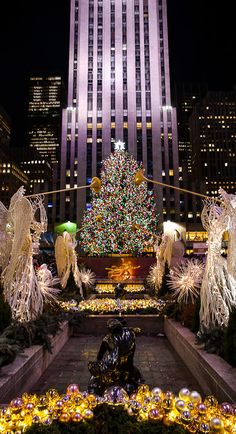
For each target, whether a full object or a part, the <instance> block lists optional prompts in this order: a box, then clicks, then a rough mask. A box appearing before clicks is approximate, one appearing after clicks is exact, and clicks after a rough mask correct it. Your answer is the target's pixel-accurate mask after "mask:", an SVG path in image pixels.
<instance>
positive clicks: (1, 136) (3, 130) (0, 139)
mask: <svg viewBox="0 0 236 434" xmlns="http://www.w3.org/2000/svg"><path fill="white" fill-rule="evenodd" d="M10 139H11V121H10V118H9V116H8V114H7V113H6V111H5V110H4V108H3V107H2V106H1V105H0V148H1V149H3V148H4V149H6V148H7V147H8V146H9V144H10Z"/></svg>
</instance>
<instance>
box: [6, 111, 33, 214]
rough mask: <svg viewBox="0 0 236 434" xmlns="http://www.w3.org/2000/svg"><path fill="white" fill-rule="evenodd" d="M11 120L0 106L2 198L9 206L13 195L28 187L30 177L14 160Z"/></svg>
mask: <svg viewBox="0 0 236 434" xmlns="http://www.w3.org/2000/svg"><path fill="white" fill-rule="evenodd" d="M10 140H11V120H10V117H9V116H8V114H7V113H6V111H5V110H4V108H3V107H2V106H0V200H1V202H2V203H3V204H4V205H5V206H9V203H10V199H11V197H12V195H13V194H14V193H15V192H16V191H17V190H18V188H19V187H21V186H22V185H23V186H24V187H25V188H26V189H27V188H28V185H29V179H28V177H27V175H26V174H25V173H24V172H23V170H21V168H20V167H19V166H18V165H17V163H16V162H14V159H12V156H11V152H10V148H9V145H10Z"/></svg>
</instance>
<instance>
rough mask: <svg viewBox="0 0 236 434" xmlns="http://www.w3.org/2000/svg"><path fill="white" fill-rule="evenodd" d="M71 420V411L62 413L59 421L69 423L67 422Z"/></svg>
mask: <svg viewBox="0 0 236 434" xmlns="http://www.w3.org/2000/svg"><path fill="white" fill-rule="evenodd" d="M69 420H70V415H69V413H62V414H61V415H60V416H59V422H62V423H67V422H69Z"/></svg>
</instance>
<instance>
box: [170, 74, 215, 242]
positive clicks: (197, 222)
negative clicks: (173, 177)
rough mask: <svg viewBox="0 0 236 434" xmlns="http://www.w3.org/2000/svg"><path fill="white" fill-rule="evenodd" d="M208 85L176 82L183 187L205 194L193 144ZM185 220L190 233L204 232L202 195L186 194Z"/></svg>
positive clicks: (174, 95)
mask: <svg viewBox="0 0 236 434" xmlns="http://www.w3.org/2000/svg"><path fill="white" fill-rule="evenodd" d="M207 90H208V86H207V84H206V83H204V82H203V83H201V82H199V83H198V82H181V83H175V86H174V92H173V100H174V104H175V105H176V109H177V119H178V124H177V125H178V145H179V165H180V167H182V178H183V182H182V185H183V187H184V188H185V189H187V190H191V191H196V192H201V191H202V190H203V189H204V186H203V185H202V182H201V180H200V179H199V178H195V177H193V176H192V145H191V141H190V125H189V122H190V115H191V114H192V111H193V108H194V107H195V105H196V104H197V103H198V102H200V101H201V99H202V98H203V97H204V96H205V94H206V93H207ZM183 199H184V200H183V202H182V201H181V206H182V207H183V208H182V210H183V211H184V212H182V216H181V221H182V222H186V229H187V234H188V233H189V232H190V236H192V235H191V233H192V232H193V234H194V237H195V231H196V230H198V231H199V230H201V209H202V200H201V198H200V197H198V196H194V195H191V194H184V197H183Z"/></svg>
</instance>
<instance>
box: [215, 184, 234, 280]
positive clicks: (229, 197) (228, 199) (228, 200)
mask: <svg viewBox="0 0 236 434" xmlns="http://www.w3.org/2000/svg"><path fill="white" fill-rule="evenodd" d="M219 192H220V197H221V200H222V202H223V203H224V207H225V210H226V213H227V216H228V228H227V229H228V236H229V239H228V255H227V267H228V273H229V274H230V276H231V277H232V278H233V279H234V280H236V195H235V194H228V193H226V191H225V190H223V188H220V190H219Z"/></svg>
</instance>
